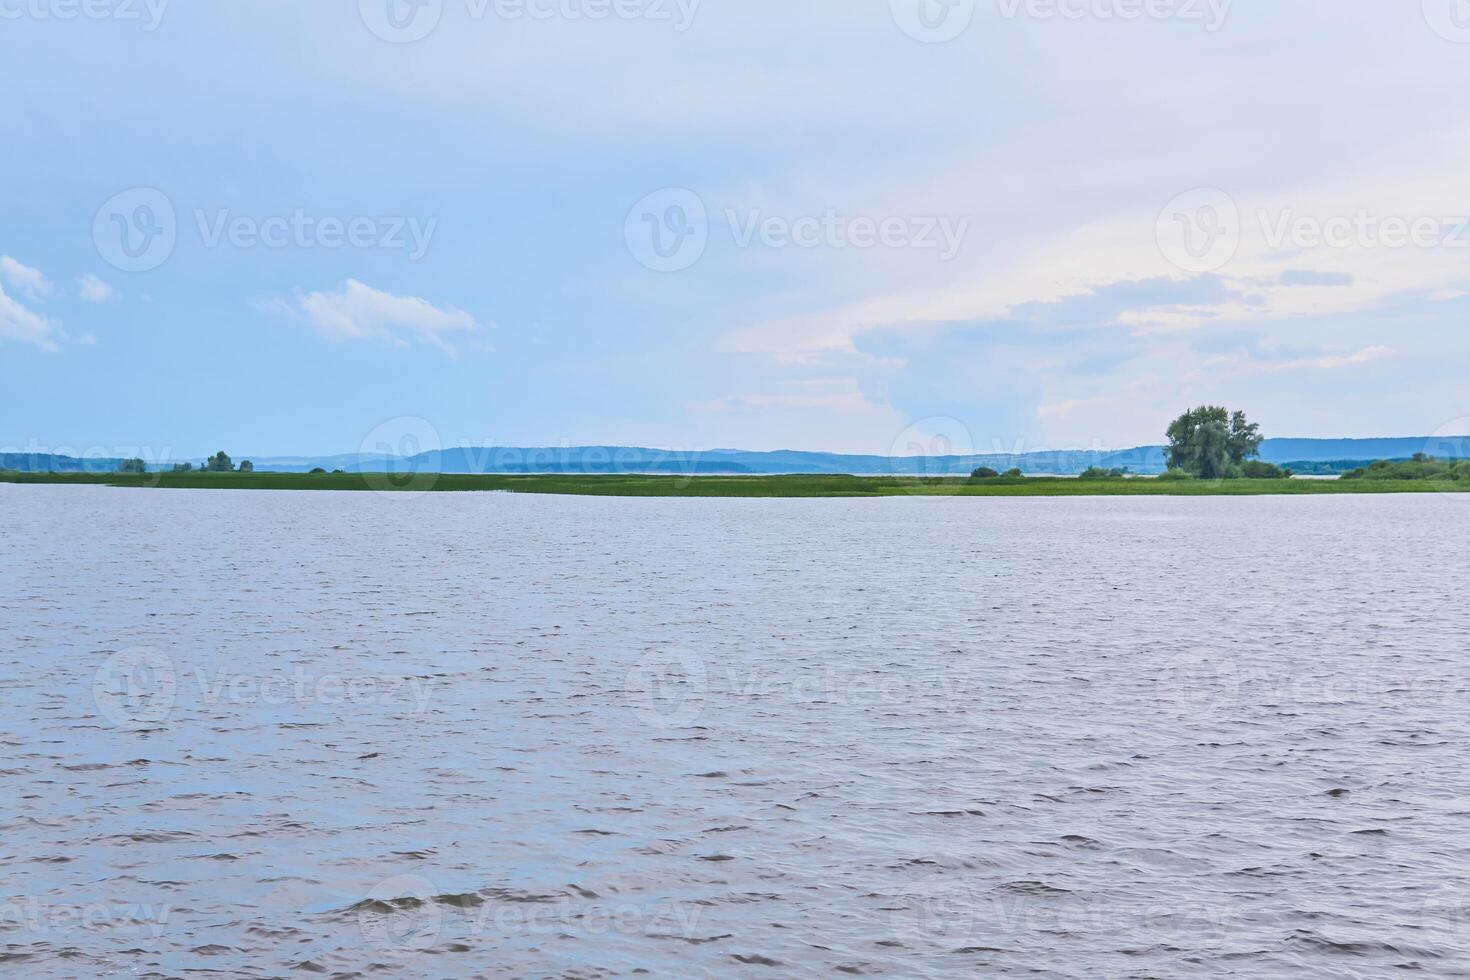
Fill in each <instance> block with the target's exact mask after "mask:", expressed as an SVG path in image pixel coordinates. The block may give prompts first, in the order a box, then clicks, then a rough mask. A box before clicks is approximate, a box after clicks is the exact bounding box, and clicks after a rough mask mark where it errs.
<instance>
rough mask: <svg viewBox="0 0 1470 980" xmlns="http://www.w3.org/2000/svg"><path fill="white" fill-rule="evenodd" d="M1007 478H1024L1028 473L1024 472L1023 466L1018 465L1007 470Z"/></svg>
mask: <svg viewBox="0 0 1470 980" xmlns="http://www.w3.org/2000/svg"><path fill="white" fill-rule="evenodd" d="M1005 478H1006V479H1007V480H1024V479H1025V478H1026V474H1025V473H1022V472H1021V468H1020V467H1019V466H1017V467H1014V468H1012V469H1009V470H1006V471H1005Z"/></svg>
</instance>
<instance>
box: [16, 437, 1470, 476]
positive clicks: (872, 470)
mask: <svg viewBox="0 0 1470 980" xmlns="http://www.w3.org/2000/svg"><path fill="white" fill-rule="evenodd" d="M1420 452H1424V453H1429V454H1430V455H1433V456H1440V457H1446V458H1459V459H1464V458H1470V436H1451V437H1430V436H1420V437H1415V438H1403V439H1268V440H1266V442H1265V443H1264V444H1263V445H1262V447H1261V458H1262V459H1264V460H1266V461H1267V462H1270V463H1297V462H1301V463H1332V462H1347V461H1351V462H1353V463H1354V465H1362V463H1363V461H1365V460H1375V459H1407V458H1409V457H1411V456H1413V455H1414V454H1415V453H1420ZM235 459H236V460H237V461H238V460H241V459H250V460H252V461H253V462H254V463H255V467H256V469H258V470H276V471H280V472H286V473H305V472H307V471H309V470H312V469H315V468H318V467H320V468H321V469H325V470H329V471H330V470H338V469H340V470H346V471H347V472H372V471H383V470H403V469H412V470H415V471H433V472H441V473H590V474H598V473H671V474H711V473H737V474H738V473H749V474H763V473H833V474H839V473H850V474H853V475H857V476H869V475H883V474H888V475H901V476H963V475H968V474H969V473H970V472H971V471H972V470H974V469H975V468H976V467H979V466H988V467H990V468H992V469H996V470H1002V471H1004V470H1008V469H1011V468H1013V467H1019V468H1020V469H1021V470H1022V471H1024V472H1026V473H1028V474H1032V475H1038V476H1040V475H1048V474H1051V475H1059V476H1067V475H1072V474H1076V473H1080V472H1082V471H1083V470H1085V469H1087V468H1088V467H1089V466H1101V467H1106V468H1109V469H1111V468H1115V467H1116V468H1123V469H1127V470H1129V471H1130V472H1133V473H1142V474H1148V473H1159V472H1162V471H1163V469H1164V450H1163V448H1162V447H1160V446H1139V447H1137V448H1134V449H1127V450H1122V451H1118V452H1099V451H1095V450H1080V449H1078V450H1060V451H1056V452H1035V453H1020V454H1005V453H987V454H982V455H974V456H942V457H939V456H935V457H900V458H894V459H890V458H888V457H885V456H854V455H842V454H838V453H812V452H800V451H796V450H779V451H776V452H747V451H745V450H738V449H715V450H707V451H704V452H698V451H692V450H691V451H683V450H662V449H648V448H644V447H636V446H577V447H510V446H500V447H492V448H462V449H446V450H443V451H435V452H431V453H422V454H420V455H418V456H414V457H410V458H409V459H407V460H394V459H392V458H390V457H387V456H381V455H376V454H375V455H364V456H359V455H355V454H341V455H335V456H244V455H241V456H236V457H235ZM193 462H194V463H195V465H196V466H197V465H198V463H199V461H198V460H194V461H193ZM119 463H120V460H118V459H88V460H78V459H75V458H72V457H69V456H53V455H50V454H22V453H6V454H0V468H3V469H11V470H20V471H23V472H45V471H54V472H64V473H72V472H78V471H89V472H110V471H113V470H116V469H117V467H118V464H119ZM171 465H172V461H170V462H169V463H168V464H166V465H165V466H163V467H161V468H165V469H166V468H168V467H169V466H171ZM155 468H158V467H155ZM1328 471H1330V468H1328Z"/></svg>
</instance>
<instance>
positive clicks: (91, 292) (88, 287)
mask: <svg viewBox="0 0 1470 980" xmlns="http://www.w3.org/2000/svg"><path fill="white" fill-rule="evenodd" d="M78 281H79V283H80V287H79V288H80V295H81V297H82V299H84V300H86V301H87V302H88V303H105V302H107V301H108V300H110V299H112V286H110V285H108V284H107V283H105V282H103V281H102V280H101V279H98V278H97V277H96V276H94V275H92V274H91V273H90V272H89V273H87V274H86V275H85V276H82V278H81V279H80V280H78Z"/></svg>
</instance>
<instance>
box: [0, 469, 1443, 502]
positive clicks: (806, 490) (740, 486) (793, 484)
mask: <svg viewBox="0 0 1470 980" xmlns="http://www.w3.org/2000/svg"><path fill="white" fill-rule="evenodd" d="M0 482H5V483H22V484H43V483H44V484H63V485H70V486H86V485H95V486H109V487H135V488H151V487H158V488H163V489H189V490H316V491H331V490H337V491H357V492H364V493H366V492H374V491H382V492H392V491H394V490H404V491H432V492H436V493H440V492H474V491H480V492H502V493H542V494H575V495H583V496H604V497H899V496H920V497H943V496H964V497H1114V496H1178V497H1209V496H1229V497H1237V496H1262V495H1268V494H1292V495H1297V494H1302V495H1307V494H1340V493H1435V492H1470V481H1435V480H1422V479H1421V480H1362V479H1358V480H1286V479H1282V480H1198V479H1190V480H1178V479H1160V478H1157V477H1129V478H1126V479H1106V480H1101V479H1094V480H1079V479H1075V478H1066V477H1009V478H1007V477H1002V478H1000V479H989V480H985V479H982V480H975V479H967V478H964V477H960V478H955V479H922V478H916V477H885V476H828V475H823V476H643V475H616V476H583V475H579V474H547V475H538V476H519V475H517V476H499V475H464V474H453V473H419V474H416V475H413V476H409V475H406V474H395V475H388V474H373V473H267V472H259V471H257V472H253V473H241V472H238V471H236V472H233V473H207V472H199V471H194V472H189V473H147V474H135V473H13V472H0Z"/></svg>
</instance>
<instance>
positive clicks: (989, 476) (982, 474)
mask: <svg viewBox="0 0 1470 980" xmlns="http://www.w3.org/2000/svg"><path fill="white" fill-rule="evenodd" d="M998 476H1000V474H999V473H998V472H996V471H995V470H993V469H991V468H990V467H988V466H982V467H980V468H979V469H977V470H976V471H975V472H973V473H971V474H970V479H972V480H994V479H995V478H996V477H998Z"/></svg>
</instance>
